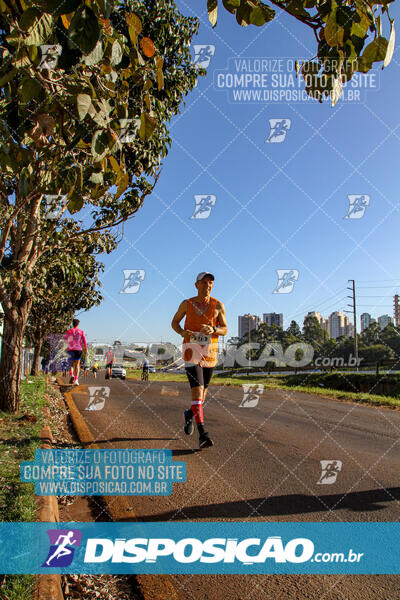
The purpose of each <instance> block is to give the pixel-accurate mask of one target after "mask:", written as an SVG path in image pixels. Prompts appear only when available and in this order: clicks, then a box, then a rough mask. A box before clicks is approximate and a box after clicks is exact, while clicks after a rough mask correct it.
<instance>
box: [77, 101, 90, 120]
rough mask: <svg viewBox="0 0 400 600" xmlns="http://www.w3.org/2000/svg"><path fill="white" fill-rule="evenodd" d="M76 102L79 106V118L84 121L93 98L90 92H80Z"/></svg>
mask: <svg viewBox="0 0 400 600" xmlns="http://www.w3.org/2000/svg"><path fill="white" fill-rule="evenodd" d="M76 104H77V107H78V114H79V120H80V121H83V119H84V118H85V117H86V115H87V114H88V112H89V109H90V107H91V105H92V98H91V97H90V96H89V94H78V96H77V97H76Z"/></svg>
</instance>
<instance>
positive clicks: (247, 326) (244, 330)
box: [238, 314, 261, 338]
mask: <svg viewBox="0 0 400 600" xmlns="http://www.w3.org/2000/svg"><path fill="white" fill-rule="evenodd" d="M260 321H261V319H260V317H258V316H257V315H250V314H247V315H239V317H238V336H239V337H240V338H242V337H243V336H244V335H247V334H248V333H249V331H254V330H255V329H257V328H258V326H259V325H260Z"/></svg>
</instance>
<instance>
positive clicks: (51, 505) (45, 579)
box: [34, 406, 64, 600]
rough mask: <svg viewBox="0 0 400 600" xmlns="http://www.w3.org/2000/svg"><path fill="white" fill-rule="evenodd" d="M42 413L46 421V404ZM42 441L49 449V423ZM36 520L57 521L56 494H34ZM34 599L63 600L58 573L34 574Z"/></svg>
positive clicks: (50, 440)
mask: <svg viewBox="0 0 400 600" xmlns="http://www.w3.org/2000/svg"><path fill="white" fill-rule="evenodd" d="M43 414H44V416H45V418H46V421H49V420H50V411H49V409H48V407H47V406H45V407H44V408H43ZM40 439H41V441H42V443H41V445H40V447H41V448H43V449H46V450H48V449H51V448H52V447H53V443H54V439H53V435H52V433H51V429H50V426H49V425H44V426H43V427H42V429H41V431H40ZM35 500H36V510H37V516H36V521H37V522H38V521H39V522H40V523H58V522H59V521H60V515H59V512H58V500H57V496H36V498H35ZM34 597H35V600H64V594H63V591H62V586H61V575H60V574H48V575H47V574H40V575H36V582H35V593H34Z"/></svg>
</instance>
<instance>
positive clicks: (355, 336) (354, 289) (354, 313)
mask: <svg viewBox="0 0 400 600" xmlns="http://www.w3.org/2000/svg"><path fill="white" fill-rule="evenodd" d="M348 281H349V282H350V281H351V282H352V284H353V285H352V287H351V288H347V289H348V290H350V291H352V292H353V294H352V295H351V296H347V297H348V298H352V299H353V311H349V310H346V311H345V312H353V319H354V354H355V357H356V361H357V362H356V365H357V371H358V340H357V321H356V319H357V313H356V282H355V280H354V279H348ZM347 306H351V304H348V305H347Z"/></svg>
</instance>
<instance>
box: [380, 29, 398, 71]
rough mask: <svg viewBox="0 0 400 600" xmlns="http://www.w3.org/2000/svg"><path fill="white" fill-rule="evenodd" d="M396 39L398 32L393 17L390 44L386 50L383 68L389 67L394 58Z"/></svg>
mask: <svg viewBox="0 0 400 600" xmlns="http://www.w3.org/2000/svg"><path fill="white" fill-rule="evenodd" d="M395 41H396V32H395V30H394V19H393V21H390V38H389V44H388V47H387V51H386V56H385V60H384V61H383V67H382V68H383V69H384V68H385V67H387V66H388V64H389V63H390V61H391V60H392V56H393V52H394V45H395Z"/></svg>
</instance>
